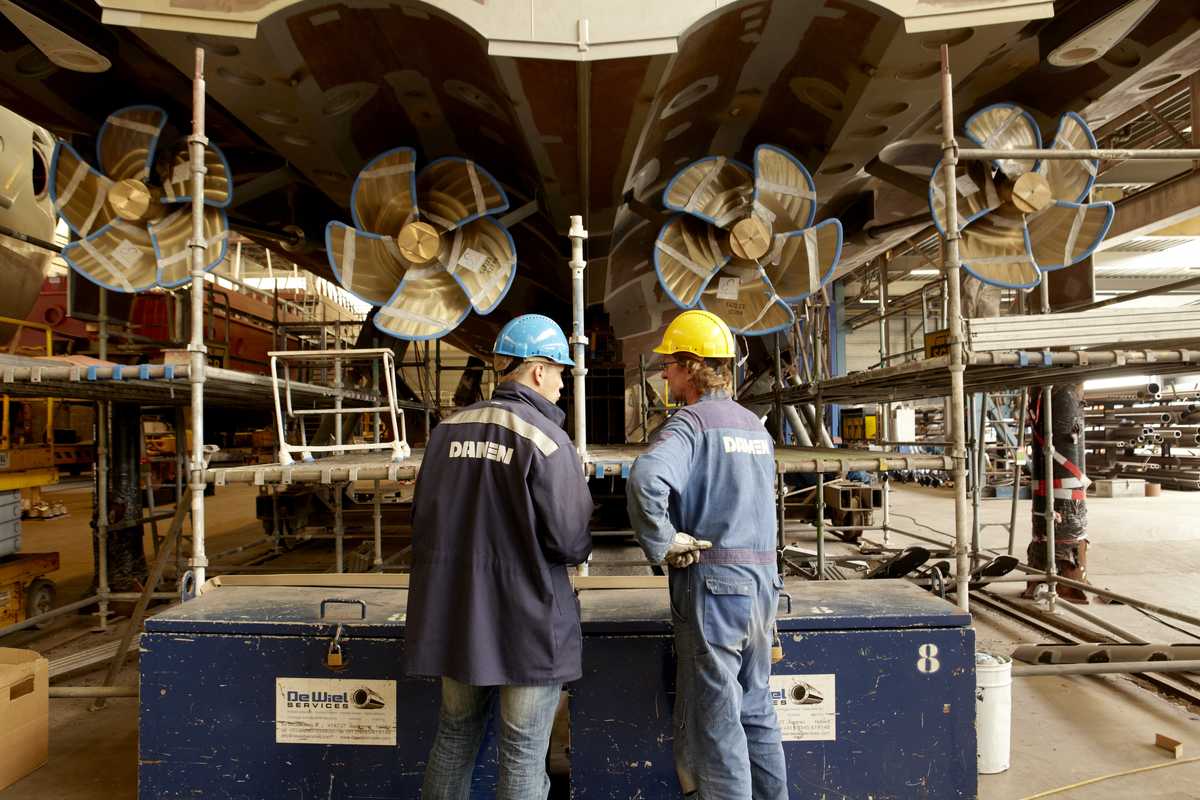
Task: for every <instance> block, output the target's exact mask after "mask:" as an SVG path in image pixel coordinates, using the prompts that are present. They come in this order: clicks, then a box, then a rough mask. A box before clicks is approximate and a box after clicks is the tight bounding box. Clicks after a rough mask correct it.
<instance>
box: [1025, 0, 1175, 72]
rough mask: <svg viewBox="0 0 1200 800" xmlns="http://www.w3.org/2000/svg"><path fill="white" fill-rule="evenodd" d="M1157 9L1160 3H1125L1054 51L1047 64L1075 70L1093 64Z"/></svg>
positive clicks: (1150, 0)
mask: <svg viewBox="0 0 1200 800" xmlns="http://www.w3.org/2000/svg"><path fill="white" fill-rule="evenodd" d="M1156 5H1158V0H1133V1H1132V2H1129V3H1126V4H1125V5H1123V6H1121V7H1120V8H1118V9H1116V10H1115V11H1112V12H1109V13H1108V14H1107V15H1106V16H1103V17H1101V18H1100V19H1099V20H1097V21H1096V22H1093V23H1092V24H1091V25H1088V26H1087V27H1086V28H1084V29H1083V30H1082V31H1080V32H1079V33H1076V34H1075V35H1074V36H1072V37H1071V38H1070V39H1067V40H1066V41H1065V42H1063V43H1062V44H1060V45H1059V46H1058V47H1056V48H1054V49H1053V50H1051V51H1050V55H1048V56H1046V60H1047V61H1048V62H1050V63H1051V64H1053V65H1054V66H1056V67H1067V68H1074V67H1081V66H1083V65H1084V64H1090V63H1091V62H1093V61H1095V60H1096V59H1098V58H1100V57H1101V56H1103V55H1104V54H1105V53H1107V52H1108V51H1109V50H1111V49H1112V48H1113V46H1114V45H1116V44H1117V42H1120V41H1121V40H1122V39H1124V38H1126V37H1127V36H1129V34H1130V33H1131V32H1132V31H1133V29H1134V28H1136V27H1137V26H1138V23H1140V22H1141V21H1142V20H1143V19H1145V18H1146V15H1147V14H1149V13H1150V12H1151V11H1153V10H1154V7H1155V6H1156Z"/></svg>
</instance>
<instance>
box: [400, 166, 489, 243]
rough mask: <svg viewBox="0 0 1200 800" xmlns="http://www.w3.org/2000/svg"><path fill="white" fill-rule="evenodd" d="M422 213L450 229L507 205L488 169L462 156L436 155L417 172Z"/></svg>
mask: <svg viewBox="0 0 1200 800" xmlns="http://www.w3.org/2000/svg"><path fill="white" fill-rule="evenodd" d="M417 197H418V198H420V200H419V203H420V206H421V216H422V217H423V218H424V219H427V220H429V221H430V222H432V223H433V224H435V225H437V226H438V227H440V228H442V230H447V231H448V230H453V229H454V228H457V227H460V226H462V225H465V224H467V223H468V222H470V221H471V220H475V219H479V218H480V217H483V216H486V215H488V214H498V213H500V212H501V211H505V210H506V209H507V208H508V195H506V194H505V193H504V190H503V189H502V188H500V184H499V182H497V180H496V179H495V178H493V177H492V176H491V173H489V172H488V171H487V170H485V169H484V168H483V167H481V166H479V165H478V164H476V163H475V162H474V161H468V160H467V159H465V158H439V159H438V160H437V161H433V162H431V163H429V164H428V165H426V167H425V169H423V170H421V174H420V175H418V176H417Z"/></svg>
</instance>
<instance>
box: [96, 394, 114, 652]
mask: <svg viewBox="0 0 1200 800" xmlns="http://www.w3.org/2000/svg"><path fill="white" fill-rule="evenodd" d="M111 416H112V404H111V403H110V402H109V401H108V400H101V401H100V402H98V403H96V417H97V420H96V596H97V597H98V598H99V599H100V609H99V612H98V613H99V616H100V630H105V629H106V628H107V627H108V468H109V452H108V451H109V438H108V425H109V419H110V417H111Z"/></svg>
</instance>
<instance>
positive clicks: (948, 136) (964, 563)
mask: <svg viewBox="0 0 1200 800" xmlns="http://www.w3.org/2000/svg"><path fill="white" fill-rule="evenodd" d="M941 56H942V132H943V136H944V139H943V141H942V158H943V160H942V167H943V169H944V174H945V180H946V187H945V188H946V197H947V198H948V200H947V202H946V232H945V236H946V247H945V252H944V260H943V266H944V268H945V270H946V276H947V285H948V287H949V291H948V292H947V294H948V296H949V304H948V309H947V311H948V316H947V320H946V322H947V326H946V327H947V328H949V330H950V412H951V413H950V419H949V420H948V424H949V433H950V442H951V452H950V456H951V458H952V459H953V463H954V468H953V470H952V471H951V475H952V476H953V480H954V560H955V573H956V575H955V582H956V584H957V586H958V592H957V601H958V607H959V608H961V609H962V610H963V611H970V599H969V595H970V592H969V591H968V590H967V579H968V577H969V574H970V571H971V567H970V554H969V553H968V552H967V551H968V549H969V548H968V544H969V542H968V538H967V536H968V532H967V481H966V473H967V469H966V467H967V454H966V420H965V414H964V409H963V372H964V369H965V368H964V366H963V337H962V285H961V282H962V277H961V275H960V274H959V271H958V266H959V256H958V241H959V233H958V142H957V141H955V139H954V82H953V79H952V78H951V75H950V48H949V46H948V45H942V48H941Z"/></svg>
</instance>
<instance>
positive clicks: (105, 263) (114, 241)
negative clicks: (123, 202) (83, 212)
mask: <svg viewBox="0 0 1200 800" xmlns="http://www.w3.org/2000/svg"><path fill="white" fill-rule="evenodd" d="M62 256H63V258H64V259H66V262H67V263H68V264H70V265H71V268H72V269H74V270H75V271H76V272H78V273H79V274H80V275H82V276H83V277H85V278H87V279H88V280H89V281H91V282H92V283H95V284H97V285H99V286H103V287H105V288H106V289H112V290H113V291H114V292H143V291H145V290H147V289H152V288H154V285H155V283H156V282H157V279H158V262H157V260H155V258H154V245H153V244H152V243H151V241H150V234H149V232H147V230H146V228H145V226H142V225H133V224H130V223H128V222H125V221H124V220H120V219H116V220H113V221H112V222H110V223H109V224H107V225H105V226H104V227H103V228H100V229H99V230H98V231H96V232H95V233H93V234H91V235H90V236H88V237H87V238H85V239H78V240H76V241H74V242H71V243H70V244H69V245H67V246H66V247H64V248H63V251H62Z"/></svg>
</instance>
